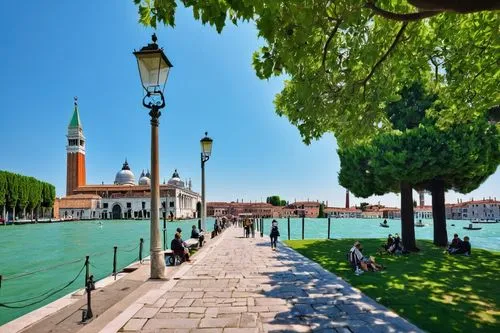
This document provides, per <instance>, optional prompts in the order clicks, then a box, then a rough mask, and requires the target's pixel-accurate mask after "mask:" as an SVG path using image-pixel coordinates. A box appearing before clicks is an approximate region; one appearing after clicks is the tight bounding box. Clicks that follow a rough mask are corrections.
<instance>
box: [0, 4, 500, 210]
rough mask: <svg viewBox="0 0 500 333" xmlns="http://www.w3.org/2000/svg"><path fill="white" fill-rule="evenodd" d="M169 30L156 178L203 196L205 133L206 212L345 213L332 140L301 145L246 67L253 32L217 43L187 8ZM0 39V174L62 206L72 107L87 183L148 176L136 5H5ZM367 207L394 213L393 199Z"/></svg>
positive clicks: (269, 89) (273, 84)
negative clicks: (296, 205)
mask: <svg viewBox="0 0 500 333" xmlns="http://www.w3.org/2000/svg"><path fill="white" fill-rule="evenodd" d="M176 24H177V25H176V27H175V29H171V28H164V27H162V28H160V29H158V31H157V35H158V38H159V41H158V43H159V44H160V45H161V46H163V47H164V49H165V51H166V54H167V56H168V57H169V59H170V60H171V61H172V63H173V65H174V68H173V69H172V71H171V74H170V77H169V81H168V83H167V86H166V89H165V95H166V100H167V106H166V108H165V109H164V111H163V114H162V116H161V119H160V163H161V165H160V173H161V176H162V178H163V177H165V178H167V180H168V178H169V177H170V176H171V174H172V172H173V170H174V168H177V169H178V170H179V173H180V175H181V177H182V178H191V179H192V181H193V185H194V188H195V190H199V189H200V161H199V154H200V147H199V140H200V139H201V138H202V136H203V133H204V132H205V131H208V132H209V136H211V137H212V138H213V139H214V148H213V156H212V158H211V159H210V161H209V162H208V163H207V165H206V168H207V169H206V171H207V199H208V200H209V201H215V200H216V201H221V200H224V201H225V200H236V199H237V198H239V199H244V200H245V201H250V200H252V201H255V200H257V201H260V200H261V199H264V200H265V197H266V196H268V195H272V194H279V195H281V196H282V197H283V198H285V199H287V200H290V201H293V200H295V199H297V200H307V199H310V200H320V201H322V200H325V201H326V200H328V201H329V204H330V206H332V205H336V206H339V205H340V206H342V205H343V204H344V198H345V191H344V189H342V188H341V187H340V186H339V185H338V182H337V173H338V171H339V159H338V156H337V154H336V143H335V139H334V137H333V136H332V135H325V136H324V138H323V139H321V140H319V141H317V142H313V143H312V144H311V145H310V146H306V145H304V144H303V143H302V141H301V138H300V135H299V132H298V130H297V129H296V128H295V127H293V126H292V125H290V124H289V122H288V120H287V119H286V118H280V117H278V116H277V115H276V114H275V112H274V107H273V98H274V95H275V94H276V93H277V92H279V91H280V90H281V87H282V80H281V79H273V80H270V81H261V80H259V79H258V78H257V77H256V76H255V73H254V71H253V69H252V66H251V56H252V53H253V51H254V50H255V49H257V48H258V47H259V46H260V45H261V44H262V42H261V41H259V40H258V39H257V37H256V29H255V27H254V25H253V24H251V23H250V24H241V25H240V26H239V27H233V26H228V27H227V28H226V29H225V30H224V32H223V33H222V35H218V34H217V33H216V32H215V30H214V29H212V28H210V27H204V26H202V25H201V24H200V23H199V22H197V21H194V19H193V18H192V14H191V12H190V11H189V10H186V9H184V8H179V10H178V13H177V17H176ZM0 30H1V31H2V32H3V33H2V36H1V37H0V38H1V40H0V41H1V44H0V45H1V46H2V61H0V72H1V73H2V75H1V76H0V91H1V92H2V93H1V94H0V115H1V117H0V169H4V170H9V171H14V172H18V173H21V174H25V175H30V176H34V177H37V178H39V179H43V180H46V181H49V182H51V183H53V184H54V185H55V186H56V188H57V194H58V195H59V196H61V195H64V193H65V186H66V153H65V144H66V137H65V135H66V131H67V126H68V123H69V121H70V117H71V113H72V109H73V96H78V98H79V107H80V116H81V120H82V123H83V127H84V133H85V136H86V137H87V155H86V158H87V183H89V184H95V183H101V182H102V181H104V182H105V183H112V182H113V180H114V175H115V173H116V172H117V171H118V170H119V169H120V168H121V165H122V163H123V160H124V159H125V157H126V158H128V161H129V164H130V166H131V168H132V170H133V171H134V172H135V174H136V177H137V178H138V176H139V174H140V172H141V170H142V169H146V168H148V167H149V158H150V157H149V156H150V155H149V152H150V150H149V149H150V126H149V116H148V115H147V110H146V109H144V108H143V107H142V105H141V100H142V96H143V93H142V87H141V85H140V82H139V77H138V72H137V65H136V62H135V59H134V57H133V55H132V51H133V49H134V48H135V49H139V48H140V47H142V46H143V45H145V44H146V43H147V42H149V40H150V35H151V33H152V32H153V31H152V30H151V29H146V28H144V27H143V26H141V25H139V24H138V23H137V10H136V7H135V6H134V5H133V2H132V0H130V1H123V0H112V1H58V2H57V4H56V3H55V2H39V1H24V2H15V1H10V2H3V3H2V5H1V10H0ZM498 184H500V172H499V171H497V172H496V174H494V175H493V176H491V177H490V178H489V179H488V180H487V181H486V182H485V183H484V184H483V185H482V186H481V187H480V188H479V189H477V190H476V191H474V192H472V193H470V194H468V195H465V196H464V195H457V194H455V193H448V195H447V201H448V202H454V201H456V199H457V197H460V198H464V199H466V198H467V199H468V198H470V197H475V198H482V197H483V196H486V197H488V196H492V197H494V196H495V197H499V198H500V186H499V185H498ZM360 201H362V200H361V199H354V198H351V203H353V202H354V203H358V202H360ZM368 201H370V202H373V203H376V202H378V201H380V202H381V203H382V204H386V205H399V199H398V197H397V196H396V195H385V196H383V197H372V198H370V199H369V200H368ZM427 202H428V203H430V198H428V199H427Z"/></svg>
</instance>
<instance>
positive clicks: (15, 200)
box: [0, 170, 56, 210]
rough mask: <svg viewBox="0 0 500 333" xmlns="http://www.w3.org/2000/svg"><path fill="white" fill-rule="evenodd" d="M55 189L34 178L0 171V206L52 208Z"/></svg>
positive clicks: (11, 207)
mask: <svg viewBox="0 0 500 333" xmlns="http://www.w3.org/2000/svg"><path fill="white" fill-rule="evenodd" d="M55 197H56V191H55V187H54V185H52V184H49V183H46V182H42V181H39V180H37V179H36V178H33V177H27V176H23V175H19V174H16V173H12V172H8V171H2V170H0V206H3V205H6V207H8V208H10V209H16V208H17V209H20V210H22V209H25V208H27V209H35V208H38V207H46V208H48V207H52V206H53V204H54V200H55Z"/></svg>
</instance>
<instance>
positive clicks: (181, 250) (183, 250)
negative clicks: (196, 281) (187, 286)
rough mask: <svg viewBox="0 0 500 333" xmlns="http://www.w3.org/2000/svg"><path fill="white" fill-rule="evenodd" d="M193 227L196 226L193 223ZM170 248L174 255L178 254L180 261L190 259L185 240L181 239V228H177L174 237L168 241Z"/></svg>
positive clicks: (188, 260)
mask: <svg viewBox="0 0 500 333" xmlns="http://www.w3.org/2000/svg"><path fill="white" fill-rule="evenodd" d="M193 228H196V226H194V225H193ZM170 248H171V249H172V251H173V252H174V255H176V256H179V257H180V258H181V260H182V261H187V262H190V261H191V259H189V248H188V247H187V244H186V242H185V241H184V240H182V229H181V228H177V230H176V233H175V235H174V239H172V242H170Z"/></svg>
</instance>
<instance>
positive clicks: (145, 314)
mask: <svg viewBox="0 0 500 333" xmlns="http://www.w3.org/2000/svg"><path fill="white" fill-rule="evenodd" d="M159 310H160V308H148V307H143V308H142V309H140V310H139V311H137V312H136V313H135V315H134V318H153V317H154V316H155V314H156V313H157V312H158V311H159Z"/></svg>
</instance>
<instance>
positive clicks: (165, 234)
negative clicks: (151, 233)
mask: <svg viewBox="0 0 500 333" xmlns="http://www.w3.org/2000/svg"><path fill="white" fill-rule="evenodd" d="M163 249H164V250H166V249H167V213H166V212H164V213H163Z"/></svg>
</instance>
